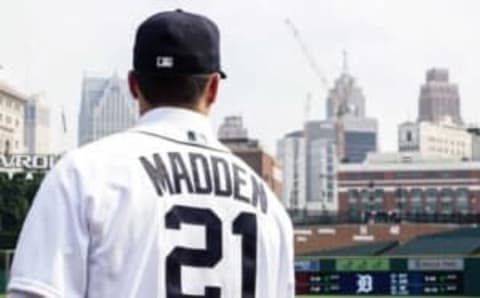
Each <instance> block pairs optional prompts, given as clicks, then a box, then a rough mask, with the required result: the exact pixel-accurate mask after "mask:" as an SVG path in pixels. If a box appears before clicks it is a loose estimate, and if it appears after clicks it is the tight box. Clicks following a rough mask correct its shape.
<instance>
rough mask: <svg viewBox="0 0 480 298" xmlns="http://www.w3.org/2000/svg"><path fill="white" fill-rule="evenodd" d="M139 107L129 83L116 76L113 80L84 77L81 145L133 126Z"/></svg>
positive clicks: (80, 128)
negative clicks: (129, 89) (132, 95)
mask: <svg viewBox="0 0 480 298" xmlns="http://www.w3.org/2000/svg"><path fill="white" fill-rule="evenodd" d="M137 119H138V104H137V102H136V101H135V100H133V98H132V97H131V95H130V92H129V91H128V87H127V83H126V82H125V81H124V80H122V79H120V78H119V77H118V76H117V75H113V76H112V77H110V78H96V77H95V78H94V77H85V78H84V79H83V86H82V104H81V108H80V116H79V119H78V143H79V145H83V144H86V143H89V142H92V141H95V140H98V139H100V138H102V137H105V136H108V135H110V134H113V133H116V132H119V131H122V130H125V129H127V128H129V127H131V126H133V125H134V124H135V122H136V120H137Z"/></svg>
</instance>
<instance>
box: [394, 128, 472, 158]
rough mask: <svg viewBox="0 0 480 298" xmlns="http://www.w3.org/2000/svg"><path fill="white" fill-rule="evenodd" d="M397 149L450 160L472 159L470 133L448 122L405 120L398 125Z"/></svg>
mask: <svg viewBox="0 0 480 298" xmlns="http://www.w3.org/2000/svg"><path fill="white" fill-rule="evenodd" d="M398 150H399V151H400V152H419V153H421V154H422V155H425V156H430V157H437V158H440V159H451V160H471V159H472V150H473V147H472V135H471V134H470V133H468V131H467V130H466V129H464V128H463V127H460V126H457V125H455V124H453V123H451V122H450V123H448V122H426V121H424V122H405V123H402V124H400V125H399V127H398Z"/></svg>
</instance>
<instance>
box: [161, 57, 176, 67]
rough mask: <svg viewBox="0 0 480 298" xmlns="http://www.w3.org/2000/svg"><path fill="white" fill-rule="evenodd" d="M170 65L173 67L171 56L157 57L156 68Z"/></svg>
mask: <svg viewBox="0 0 480 298" xmlns="http://www.w3.org/2000/svg"><path fill="white" fill-rule="evenodd" d="M172 67H173V57H171V56H158V57H157V68H172Z"/></svg>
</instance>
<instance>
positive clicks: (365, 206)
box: [360, 189, 371, 211]
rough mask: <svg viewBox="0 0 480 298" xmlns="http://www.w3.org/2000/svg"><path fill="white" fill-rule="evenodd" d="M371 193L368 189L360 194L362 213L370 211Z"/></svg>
mask: <svg viewBox="0 0 480 298" xmlns="http://www.w3.org/2000/svg"><path fill="white" fill-rule="evenodd" d="M370 208H371V206H370V192H369V191H368V190H366V189H364V190H362V191H361V192H360V209H361V211H368V210H370Z"/></svg>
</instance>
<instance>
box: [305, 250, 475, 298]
mask: <svg viewBox="0 0 480 298" xmlns="http://www.w3.org/2000/svg"><path fill="white" fill-rule="evenodd" d="M476 263H477V265H478V266H477V269H478V270H480V261H478V260H477V262H476ZM478 276H479V275H478V273H475V272H472V274H469V276H467V275H466V273H465V261H464V259H433V258H416V259H386V258H346V259H320V260H318V259H317V260H304V261H297V262H296V264H295V278H296V293H297V294H299V295H390V296H410V295H414V296H452V297H461V296H465V295H468V296H475V297H477V296H478V297H480V289H478V288H479V286H478V285H477V284H478V283H479V282H478V281H477V282H475V279H476V278H478ZM466 286H467V287H466Z"/></svg>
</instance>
